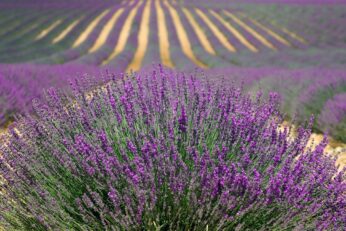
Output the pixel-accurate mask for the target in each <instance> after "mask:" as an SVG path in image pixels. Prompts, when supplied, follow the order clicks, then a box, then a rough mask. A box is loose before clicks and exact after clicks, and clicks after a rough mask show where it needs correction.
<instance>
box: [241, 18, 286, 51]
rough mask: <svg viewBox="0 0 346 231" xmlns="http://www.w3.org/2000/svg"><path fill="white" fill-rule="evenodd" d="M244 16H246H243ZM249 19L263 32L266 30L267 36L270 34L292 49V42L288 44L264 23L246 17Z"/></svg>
mask: <svg viewBox="0 0 346 231" xmlns="http://www.w3.org/2000/svg"><path fill="white" fill-rule="evenodd" d="M242 15H244V14H242ZM244 16H245V17H246V18H247V19H249V20H250V21H251V22H252V23H253V24H254V25H255V26H257V27H259V28H261V29H262V30H264V31H265V32H266V33H267V34H269V35H270V36H272V37H273V38H275V39H276V40H278V41H279V42H281V43H282V44H284V45H286V46H288V47H292V44H291V43H290V42H288V41H287V40H286V39H284V38H283V37H282V36H280V35H279V34H277V33H276V32H274V31H272V30H271V29H269V28H268V27H266V26H265V25H263V24H262V23H260V22H258V21H256V20H255V19H253V18H251V17H248V16H246V15H244Z"/></svg>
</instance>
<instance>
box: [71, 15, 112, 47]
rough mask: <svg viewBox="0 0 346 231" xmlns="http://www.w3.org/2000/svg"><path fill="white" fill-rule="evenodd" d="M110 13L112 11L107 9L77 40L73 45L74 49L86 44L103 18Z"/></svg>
mask: <svg viewBox="0 0 346 231" xmlns="http://www.w3.org/2000/svg"><path fill="white" fill-rule="evenodd" d="M109 11H110V9H106V10H105V11H103V12H102V13H101V14H100V15H99V16H97V17H96V18H95V19H94V20H93V21H92V22H91V23H90V24H89V26H88V27H87V28H86V29H85V30H84V31H83V32H82V34H81V35H80V36H79V37H78V38H77V40H76V41H75V42H74V43H73V45H72V48H75V47H78V46H79V45H81V44H82V43H83V42H85V40H87V38H88V37H89V35H90V34H91V32H92V31H93V30H94V29H95V27H96V26H97V25H98V24H99V22H100V21H101V19H102V18H103V17H105V16H106V14H107V13H108V12H109Z"/></svg>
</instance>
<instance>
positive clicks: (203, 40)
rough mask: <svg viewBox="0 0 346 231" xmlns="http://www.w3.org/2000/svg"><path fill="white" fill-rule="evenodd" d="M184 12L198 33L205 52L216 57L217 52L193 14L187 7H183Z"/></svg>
mask: <svg viewBox="0 0 346 231" xmlns="http://www.w3.org/2000/svg"><path fill="white" fill-rule="evenodd" d="M182 10H183V12H184V14H185V16H186V18H187V19H188V21H189V23H190V25H191V26H192V28H193V30H194V32H195V33H196V35H197V37H198V40H199V41H200V43H201V44H202V46H203V48H204V49H205V51H206V52H208V53H209V54H211V55H216V52H215V50H214V48H213V46H212V45H211V43H210V42H209V40H208V37H207V36H206V34H205V33H204V31H203V29H202V28H201V26H200V25H199V24H198V22H197V21H196V20H195V18H194V17H193V15H192V13H191V12H190V11H189V10H188V9H187V8H186V7H183V8H182Z"/></svg>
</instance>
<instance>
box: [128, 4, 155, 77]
mask: <svg viewBox="0 0 346 231" xmlns="http://www.w3.org/2000/svg"><path fill="white" fill-rule="evenodd" d="M150 4H151V0H148V1H147V2H146V4H145V8H144V11H143V15H142V20H141V24H140V27H139V31H138V46H137V50H136V53H135V55H134V57H133V59H132V61H131V63H130V64H129V66H128V67H127V71H130V70H132V71H138V70H139V69H140V68H141V65H142V62H143V58H144V56H145V52H146V51H147V48H148V43H149V33H150V28H149V22H150Z"/></svg>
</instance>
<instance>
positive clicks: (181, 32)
mask: <svg viewBox="0 0 346 231" xmlns="http://www.w3.org/2000/svg"><path fill="white" fill-rule="evenodd" d="M164 4H165V5H166V6H167V8H168V10H169V13H170V15H171V17H172V20H173V24H174V27H175V30H176V32H177V35H178V39H179V42H180V46H181V49H182V51H183V53H184V54H185V55H186V56H187V57H188V58H189V59H191V61H192V62H194V63H195V64H196V65H197V66H199V67H201V68H208V66H207V65H206V64H204V63H203V62H201V61H200V60H198V59H197V57H196V56H195V54H194V53H193V50H192V47H191V43H190V40H189V37H188V36H187V33H186V31H185V28H184V26H183V24H182V22H181V20H180V18H179V14H178V13H177V11H176V10H175V9H174V7H172V6H171V5H170V3H168V1H167V0H165V1H164Z"/></svg>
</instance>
